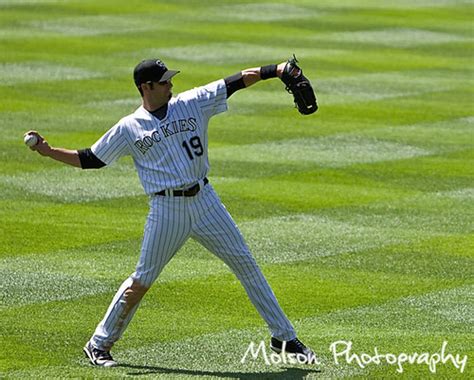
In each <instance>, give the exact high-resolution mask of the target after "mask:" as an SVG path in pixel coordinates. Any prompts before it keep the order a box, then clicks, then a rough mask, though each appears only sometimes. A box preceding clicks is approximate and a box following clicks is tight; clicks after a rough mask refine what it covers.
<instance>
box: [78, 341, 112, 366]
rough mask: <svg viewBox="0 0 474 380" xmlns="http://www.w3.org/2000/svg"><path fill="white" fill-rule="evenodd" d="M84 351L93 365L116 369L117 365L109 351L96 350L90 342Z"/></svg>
mask: <svg viewBox="0 0 474 380" xmlns="http://www.w3.org/2000/svg"><path fill="white" fill-rule="evenodd" d="M83 351H84V353H85V354H86V357H88V358H89V360H90V362H91V363H92V364H93V365H96V366H99V367H115V366H116V365H117V362H116V361H115V360H114V359H113V358H112V355H110V352H109V351H103V350H99V349H98V348H95V347H94V346H93V345H92V344H91V342H90V341H89V342H87V344H86V345H85V346H84V348H83Z"/></svg>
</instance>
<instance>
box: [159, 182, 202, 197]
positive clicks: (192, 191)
mask: <svg viewBox="0 0 474 380" xmlns="http://www.w3.org/2000/svg"><path fill="white" fill-rule="evenodd" d="M203 183H204V186H206V185H207V184H208V183H209V180H208V179H207V178H204V180H203ZM199 190H201V186H199V183H196V184H195V185H194V186H191V187H190V188H189V189H185V190H171V193H170V195H173V197H194V196H195V195H196V194H197V193H199ZM155 195H166V190H161V191H158V192H157V193H155Z"/></svg>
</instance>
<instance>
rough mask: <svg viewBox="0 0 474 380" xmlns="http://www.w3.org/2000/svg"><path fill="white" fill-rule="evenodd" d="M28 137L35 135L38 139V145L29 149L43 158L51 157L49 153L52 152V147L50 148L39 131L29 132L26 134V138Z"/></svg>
mask: <svg viewBox="0 0 474 380" xmlns="http://www.w3.org/2000/svg"><path fill="white" fill-rule="evenodd" d="M26 135H35V136H36V138H37V139H38V142H37V143H36V145H33V146H30V147H29V148H30V149H31V150H34V151H35V152H38V153H39V154H41V155H42V156H48V155H49V153H50V152H51V147H50V146H49V144H48V142H47V141H46V140H45V139H44V137H43V136H41V135H40V134H39V133H38V132H37V131H28V132H26V133H25V136H26Z"/></svg>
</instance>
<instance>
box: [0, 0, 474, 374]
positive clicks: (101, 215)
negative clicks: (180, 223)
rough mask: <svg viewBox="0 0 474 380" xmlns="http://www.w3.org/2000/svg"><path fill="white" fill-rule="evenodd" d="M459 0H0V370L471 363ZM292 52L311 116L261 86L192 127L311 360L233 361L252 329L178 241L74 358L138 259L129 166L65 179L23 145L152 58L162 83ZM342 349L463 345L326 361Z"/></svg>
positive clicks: (348, 368)
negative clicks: (431, 358) (98, 348)
mask: <svg viewBox="0 0 474 380" xmlns="http://www.w3.org/2000/svg"><path fill="white" fill-rule="evenodd" d="M473 16H474V12H473V2H472V1H455V0H420V1H412V0H400V1H397V2H394V1H393V2H392V1H385V0H383V1H376V0H361V1H355V0H354V1H343V2H342V1H341V2H339V1H338V2H336V1H328V0H322V1H319V0H318V1H316V0H298V1H296V0H294V1H291V0H286V1H278V2H276V1H273V2H272V1H258V2H252V1H246V0H240V1H239V2H234V1H229V0H221V1H210V0H209V1H207V0H206V1H200V2H198V1H192V0H179V1H173V2H165V1H152V0H143V1H142V0H140V1H139V0H127V1H112V0H101V1H92V0H84V1H79V0H76V1H73V0H71V1H69V0H65V1H53V0H0V51H1V53H0V98H1V102H0V130H1V132H2V133H1V135H2V139H0V160H1V165H0V193H1V194H2V196H1V198H0V220H1V230H0V249H1V250H0V274H1V278H2V281H1V282H0V302H1V303H0V313H1V314H0V347H1V350H0V377H2V378H3V377H5V378H68V377H74V378H102V377H104V378H122V377H137V376H143V377H150V378H152V377H156V378H163V379H168V378H176V379H178V378H190V379H194V378H242V379H260V378H275V379H286V378H288V379H302V378H311V379H327V378H342V377H347V378H407V379H408V378H410V379H411V378H429V377H434V378H457V377H460V378H461V377H465V378H472V377H474V371H473V369H472V360H473V357H474V356H473V355H474V347H473V333H472V326H473V322H474V320H473V315H474V296H473V279H474V271H473V252H474V249H473V248H474V244H473V243H474V238H473V234H472V231H473V225H472V220H473V216H474V204H473V195H474V189H473V179H474V169H473V168H474V166H473V161H474V156H473V151H474V150H473V147H474V134H473V130H474V128H473V124H474V109H473V101H474V96H473V83H474V81H473V74H472V65H473V29H472V25H473V24H472V20H473ZM292 53H296V55H297V56H298V58H299V59H300V62H301V64H302V66H303V68H304V69H305V73H306V74H307V76H308V77H309V78H311V80H312V82H313V84H314V86H315V88H316V90H317V93H318V99H319V104H320V110H319V111H318V113H317V114H316V115H312V116H306V117H303V116H301V115H299V114H298V113H297V111H296V110H295V109H294V108H292V106H291V102H292V99H291V96H290V95H288V94H287V93H286V92H285V91H284V89H283V85H282V83H280V82H279V81H278V80H273V81H267V82H265V83H259V84H257V85H255V86H254V87H252V88H251V89H248V90H246V91H242V92H238V93H236V94H235V95H233V96H232V98H231V99H230V100H229V111H228V112H227V113H226V114H224V115H220V116H217V117H216V118H214V119H212V121H211V124H210V131H209V136H210V153H209V154H210V158H211V172H210V176H209V177H210V180H211V182H212V183H213V185H214V186H215V188H216V189H217V191H218V192H219V194H220V195H221V198H222V199H223V201H224V202H225V204H226V205H227V207H228V209H229V210H230V211H231V213H232V214H233V216H234V217H235V219H236V221H237V222H238V224H239V226H240V227H241V230H242V231H243V233H244V235H245V236H246V238H247V240H248V243H249V245H250V246H251V248H252V250H253V252H254V254H255V256H256V258H257V260H258V262H259V263H260V265H261V267H262V269H263V271H264V273H265V275H266V276H267V278H268V280H269V282H270V283H271V285H272V287H273V288H274V291H275V293H276V295H277V297H278V299H279V301H280V303H281V305H282V307H283V308H284V310H285V311H286V312H287V314H288V316H289V317H290V319H291V320H292V321H294V324H295V326H296V327H297V330H298V334H299V336H300V338H301V339H302V340H303V341H304V342H305V343H307V344H308V345H309V346H311V347H312V348H313V349H314V350H315V351H316V352H317V353H318V354H319V356H320V357H321V359H322V364H321V366H320V367H319V370H316V369H315V368H314V367H305V366H291V365H283V364H282V365H276V366H267V365H265V363H264V361H263V359H260V360H257V361H255V362H253V361H249V362H247V363H245V364H241V363H240V359H241V358H242V356H243V355H244V353H245V350H246V349H247V347H248V345H249V343H250V342H251V341H255V342H258V341H260V340H262V339H264V340H267V339H268V332H267V329H266V327H265V325H264V323H263V321H262V320H261V319H260V317H259V316H258V314H257V313H256V311H255V310H254V309H253V308H252V306H251V304H250V303H249V301H248V299H247V297H246V295H245V293H244V291H243V289H242V287H241V286H240V284H239V283H238V282H237V280H236V279H235V277H234V276H233V275H232V274H231V273H229V271H228V269H227V268H226V267H225V266H224V264H223V263H221V262H220V261H218V260H217V259H216V258H214V257H213V256H212V255H211V254H209V253H208V252H206V251H205V250H204V249H203V248H202V247H200V246H199V245H198V244H196V243H194V242H192V241H190V242H189V243H188V244H186V246H185V247H184V248H183V249H182V250H181V251H180V252H179V253H178V254H177V256H176V257H175V258H174V259H173V260H172V261H171V263H170V264H169V265H168V267H166V269H165V271H164V272H163V274H162V275H161V277H160V278H159V280H158V281H157V283H156V284H155V286H154V287H153V288H152V290H151V291H150V292H149V294H148V295H147V296H146V297H145V299H144V301H143V303H142V306H141V308H140V310H139V311H138V312H137V314H136V317H135V318H134V320H133V321H132V323H131V325H130V327H129V329H128V330H127V332H126V333H125V335H124V337H123V339H122V340H121V341H119V342H118V343H117V344H116V346H115V348H114V351H113V353H114V356H115V358H116V359H117V360H118V361H119V362H120V363H121V364H122V365H123V366H120V367H118V368H114V369H108V370H103V369H96V368H92V367H91V366H90V365H89V364H88V363H87V361H86V360H85V358H84V357H83V354H82V352H81V349H82V346H83V344H84V343H85V342H86V341H87V340H88V338H89V337H90V335H91V333H92V332H93V329H94V328H95V326H96V324H97V323H98V322H99V320H100V319H101V318H102V316H103V314H104V312H105V310H106V308H107V306H108V304H109V302H110V300H111V297H112V296H113V294H114V293H115V291H116V289H117V287H118V286H119V285H120V284H121V282H122V281H123V280H124V279H125V278H126V277H127V276H128V275H129V274H130V273H131V272H133V270H134V265H135V263H136V260H137V258H138V251H139V247H140V241H141V236H142V232H143V225H144V222H145V217H146V213H147V206H148V205H147V198H146V196H144V195H143V194H142V189H141V187H140V184H139V181H138V177H137V175H136V174H135V171H134V167H133V163H132V161H131V160H130V159H122V160H121V161H120V162H118V163H116V164H114V165H113V166H111V167H110V168H106V169H102V170H99V171H81V170H79V169H74V168H70V167H64V166H63V165H61V164H59V163H57V162H53V161H52V160H47V159H45V158H42V157H40V156H39V155H37V154H34V153H32V152H30V151H29V150H28V149H27V148H26V147H25V146H24V145H23V142H22V136H23V133H24V132H25V131H27V130H29V129H36V130H38V131H40V132H41V133H42V134H44V135H45V136H46V137H47V139H48V141H49V142H50V143H51V144H52V145H53V146H64V147H67V148H71V149H79V148H84V147H88V146H91V145H92V144H93V143H94V142H95V141H96V140H97V138H99V137H100V136H101V135H102V134H103V133H104V132H105V131H106V130H107V129H108V128H109V127H110V126H112V125H113V124H114V123H115V122H116V121H117V120H119V119H120V118H121V117H122V116H124V115H126V114H127V113H130V112H132V111H133V110H134V109H135V108H136V107H137V106H138V105H139V104H140V99H139V97H138V92H137V91H136V89H134V86H133V84H132V79H131V77H132V76H131V72H132V69H133V67H134V66H135V64H136V63H137V62H138V61H139V60H141V59H143V58H147V57H154V56H157V57H160V58H162V59H163V60H164V61H165V62H166V63H167V64H168V66H169V67H171V68H177V69H180V70H181V74H180V75H179V76H177V77H176V79H175V80H174V92H175V93H178V92H180V91H184V90H186V89H189V88H192V87H194V86H198V85H202V84H205V83H207V82H209V81H212V80H215V79H218V78H222V77H224V76H227V75H230V74H233V73H235V72H236V71H238V70H240V69H244V68H246V67H254V66H260V65H263V64H269V63H276V62H281V61H282V60H284V59H286V58H287V57H288V56H289V55H291V54H292ZM338 340H345V341H352V342H353V345H354V352H355V353H359V354H360V353H362V352H367V353H371V354H373V352H374V347H377V348H378V349H379V352H381V353H394V354H397V355H398V354H400V353H408V354H410V353H413V352H419V353H421V352H430V353H436V352H439V350H440V349H441V346H442V343H443V342H444V341H447V342H448V346H447V347H448V348H447V351H448V352H449V353H459V354H460V355H468V363H467V366H466V368H465V370H464V373H462V374H461V373H460V372H459V370H458V369H456V368H454V366H453V365H452V363H451V362H448V363H446V364H444V365H441V364H439V365H438V367H437V372H436V375H434V374H432V373H431V372H430V371H429V369H428V367H427V366H426V365H415V364H406V365H405V366H404V372H403V373H398V372H397V366H395V365H387V364H385V365H383V364H382V365H374V364H372V365H369V366H367V367H366V368H360V367H358V366H357V365H356V364H355V363H351V364H349V363H345V362H340V364H339V365H336V363H335V361H334V359H333V357H332V355H331V352H330V350H329V347H330V345H331V343H332V342H335V341H338Z"/></svg>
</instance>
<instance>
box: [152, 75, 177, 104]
mask: <svg viewBox="0 0 474 380" xmlns="http://www.w3.org/2000/svg"><path fill="white" fill-rule="evenodd" d="M172 88H173V83H171V79H169V80H167V81H165V82H153V86H152V89H151V91H150V93H151V95H152V96H153V97H154V98H155V99H167V100H169V99H171V97H172V96H173V94H172V92H171V89H172Z"/></svg>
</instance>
